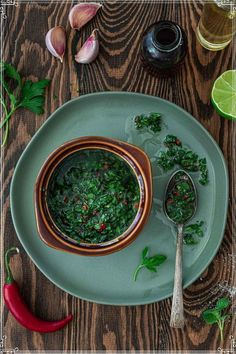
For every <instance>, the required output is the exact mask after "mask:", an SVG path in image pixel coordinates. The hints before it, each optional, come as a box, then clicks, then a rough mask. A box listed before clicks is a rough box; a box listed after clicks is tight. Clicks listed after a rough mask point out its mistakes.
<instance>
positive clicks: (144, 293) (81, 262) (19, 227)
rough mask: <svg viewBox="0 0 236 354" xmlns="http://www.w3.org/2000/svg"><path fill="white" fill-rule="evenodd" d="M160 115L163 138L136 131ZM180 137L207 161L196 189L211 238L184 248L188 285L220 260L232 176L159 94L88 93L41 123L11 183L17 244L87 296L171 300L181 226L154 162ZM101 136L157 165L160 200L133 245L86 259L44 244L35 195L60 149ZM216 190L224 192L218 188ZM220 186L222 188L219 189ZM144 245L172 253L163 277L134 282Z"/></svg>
mask: <svg viewBox="0 0 236 354" xmlns="http://www.w3.org/2000/svg"><path fill="white" fill-rule="evenodd" d="M153 111H154V112H155V111H156V112H160V113H161V114H162V117H163V122H164V126H163V130H162V132H161V134H160V135H158V136H153V135H152V134H150V133H148V132H146V133H137V131H136V130H135V129H134V127H133V123H132V118H133V117H134V116H135V115H136V114H140V113H149V112H153ZM167 133H170V134H171V133H173V134H176V135H177V136H178V137H179V138H180V139H181V140H182V141H183V142H184V143H185V144H186V145H187V146H189V147H190V148H192V149H193V150H194V151H196V152H197V153H198V154H199V156H202V157H206V158H207V162H208V166H209V177H210V183H209V184H208V185H207V186H205V187H204V186H201V185H200V184H199V183H198V182H197V180H198V174H194V173H193V174H192V176H193V178H194V180H195V182H196V185H197V190H198V195H199V206H198V210H197V214H196V217H195V218H194V220H204V221H205V235H204V237H202V238H201V239H200V242H199V243H198V244H197V245H195V246H184V270H183V282H184V287H187V286H188V285H190V284H191V283H192V282H193V281H194V280H195V279H197V278H198V277H199V276H200V275H201V273H202V272H203V271H204V269H205V268H206V267H207V266H208V264H209V263H210V262H211V261H212V259H213V257H214V256H215V254H216V252H217V250H218V248H219V246H220V243H221V241H222V238H223V235H224V228H225V223H226V215H227V204H228V175H227V168H226V165H225V161H224V158H223V155H222V153H221V151H220V149H219V147H218V145H217V144H216V143H215V141H214V140H213V139H212V137H211V136H210V135H209V133H208V132H207V131H206V130H205V129H204V128H203V127H202V125H201V124H199V123H198V122H197V120H195V119H194V118H193V117H192V116H191V115H190V114H188V113H187V112H185V111H184V110H183V109H181V108H180V107H178V106H176V105H174V104H173V103H170V102H168V101H166V100H163V99H160V98H158V97H152V96H146V95H142V94H136V93H126V92H103V93H95V94H90V95H85V96H82V97H80V98H77V99H74V100H72V101H70V102H67V103H66V104H64V105H63V106H62V107H60V108H59V109H57V111H56V112H54V113H53V114H52V115H51V117H50V118H49V119H48V120H47V121H46V122H45V123H44V124H43V126H42V127H41V128H40V129H39V131H38V132H37V133H36V134H35V136H34V137H33V139H32V140H31V142H30V143H29V144H28V146H27V148H26V149H25V151H24V153H23V154H22V156H21V158H20V160H19V162H18V164H17V167H16V169H15V173H14V176H13V179H12V183H11V211H12V218H13V221H14V225H15V229H16V232H17V235H18V237H19V240H20V241H21V243H22V245H23V246H24V248H25V250H26V252H27V253H28V254H29V256H30V257H31V258H32V260H33V262H34V263H35V264H36V265H37V267H38V268H39V269H40V270H41V271H42V272H43V273H44V274H45V275H46V276H47V277H48V278H49V279H50V280H51V281H52V282H53V283H55V284H56V285H57V286H59V287H60V288H62V289H63V290H65V291H66V292H68V293H70V294H72V295H74V296H78V297H80V298H82V299H86V300H90V301H94V302H97V303H103V304H112V305H139V304H146V303H151V302H155V301H159V300H161V299H164V298H167V297H169V296H171V295H172V288H173V275H174V263H175V229H174V227H173V226H172V225H171V224H170V223H169V222H168V221H167V220H166V218H165V217H164V215H163V210H162V200H163V198H164V190H165V186H166V183H167V180H168V179H169V177H170V174H171V173H172V172H173V171H172V172H170V173H168V174H163V173H162V171H161V170H160V169H159V168H158V167H157V164H156V162H155V160H156V155H157V152H158V151H159V150H160V148H161V145H160V141H161V140H162V139H163V138H164V136H165V135H166V134H167ZM88 135H99V136H107V137H112V138H118V139H121V140H124V141H129V142H131V143H133V144H136V145H138V146H140V147H142V148H143V149H144V150H145V151H146V152H147V153H148V155H149V157H150V159H151V161H152V167H153V183H154V202H153V208H152V213H151V216H150V218H149V221H148V223H147V224H146V226H145V227H144V229H143V231H142V233H141V234H140V235H139V236H138V238H137V239H136V240H135V241H134V242H133V243H132V244H131V245H130V246H128V247H127V248H125V249H124V250H122V251H119V252H117V253H114V254H111V255H108V256H102V257H84V256H78V255H73V254H68V253H64V252H61V251H56V250H54V249H52V248H50V247H48V246H46V245H45V244H44V243H43V242H42V241H41V240H40V238H39V236H38V234H37V229H36V223H35V215H34V202H33V190H34V184H35V180H36V177H37V175H38V173H39V170H40V168H41V166H42V164H43V163H44V161H45V159H46V158H47V157H48V155H49V154H50V153H51V152H52V151H53V150H54V149H55V148H57V147H58V146H59V145H61V144H62V143H64V142H65V141H68V140H70V139H73V138H76V137H79V136H88ZM217 186H218V188H217ZM219 186H220V188H219ZM145 246H148V247H150V250H151V254H155V253H159V254H164V255H166V256H167V260H166V261H165V263H164V264H163V265H161V266H160V267H159V269H158V272H157V273H151V272H149V271H147V270H142V271H141V272H140V274H139V277H138V280H137V282H134V281H133V279H132V276H133V272H134V269H135V267H136V266H137V264H138V263H139V259H140V254H141V252H142V250H143V248H144V247H145Z"/></svg>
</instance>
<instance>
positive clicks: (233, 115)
mask: <svg viewBox="0 0 236 354" xmlns="http://www.w3.org/2000/svg"><path fill="white" fill-rule="evenodd" d="M211 102H212V104H213V106H214V107H215V109H216V110H217V112H218V113H219V115H220V116H222V117H224V118H228V119H234V120H236V70H228V71H225V72H224V73H223V74H222V75H221V76H219V77H218V79H216V81H215V82H214V85H213V88H212V91H211Z"/></svg>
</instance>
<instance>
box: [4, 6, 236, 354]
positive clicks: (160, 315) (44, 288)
mask: <svg viewBox="0 0 236 354" xmlns="http://www.w3.org/2000/svg"><path fill="white" fill-rule="evenodd" d="M71 6H72V3H71V2H65V1H64V2H63V1H61V2H55V1H45V2H41V1H38V2H37V1H29V2H20V4H19V6H18V7H15V6H8V7H6V12H7V19H6V20H5V22H4V60H6V61H8V62H11V63H13V64H14V65H15V66H16V67H17V69H18V70H19V71H20V72H21V73H22V75H23V76H25V77H26V78H32V79H35V78H39V79H40V78H44V77H48V78H51V79H52V83H51V88H50V90H49V91H48V93H47V99H46V104H45V114H44V115H42V116H40V117H35V115H34V114H33V113H30V112H26V111H25V112H18V113H16V114H15V117H14V119H13V120H12V122H11V132H10V139H9V142H8V146H7V148H6V149H5V152H4V154H5V156H4V161H5V162H4V185H3V187H4V188H3V194H2V196H3V198H4V210H3V213H4V225H3V226H4V247H5V248H7V247H9V246H10V245H17V246H19V248H20V249H21V255H20V256H19V257H18V258H15V260H14V264H12V267H13V271H14V275H15V277H16V280H17V281H18V282H19V284H20V286H21V288H22V294H23V296H24V298H25V299H26V302H27V303H28V304H29V305H30V306H31V308H32V309H33V311H34V312H35V313H36V314H37V315H39V316H41V317H43V318H46V319H57V318H61V317H63V316H64V315H65V313H69V312H70V313H73V314H74V318H75V319H74V321H73V323H72V324H71V325H70V326H68V327H66V328H65V329H64V330H63V331H61V332H57V333H54V334H44V335H41V334H38V333H30V332H28V331H26V330H25V329H24V328H22V327H20V326H19V325H18V324H17V323H16V322H15V320H14V319H13V318H12V316H11V315H10V314H9V312H8V311H7V310H6V309H5V310H4V334H6V335H7V346H8V347H9V348H14V347H18V348H20V350H21V351H22V352H24V353H26V352H27V351H32V350H39V351H44V350H48V351H51V350H58V351H59V352H62V350H68V351H70V350H76V351H79V350H94V351H96V350H107V351H111V350H114V351H117V350H156V351H157V350H160V351H163V352H165V353H167V352H168V351H170V350H172V351H175V350H182V351H185V352H186V353H189V352H190V350H206V351H209V350H212V351H216V349H217V348H218V347H219V346H220V342H219V331H218V330H217V328H216V327H215V326H211V327H209V326H207V325H205V324H204V323H203V322H202V320H201V318H200V314H201V312H202V310H204V309H205V308H206V307H207V305H209V303H210V302H212V303H214V301H215V300H216V298H217V297H219V296H220V295H222V294H224V295H227V292H225V291H224V290H222V288H221V287H220V286H219V285H220V284H223V283H224V284H226V285H227V284H228V285H229V286H232V285H233V284H235V269H233V268H232V266H231V261H232V257H230V256H229V254H232V235H233V234H235V213H234V212H233V210H235V170H236V169H235V166H236V165H235V141H236V139H235V123H233V122H231V121H228V120H224V119H221V118H220V117H219V116H218V115H217V114H216V112H215V111H214V109H213V107H212V105H211V104H210V101H209V97H210V91H211V87H212V83H213V81H214V80H215V79H216V78H217V77H218V76H219V75H220V74H221V73H222V72H224V71H225V70H227V69H229V68H231V67H232V58H233V53H232V45H231V46H229V47H227V48H226V49H225V50H223V51H221V52H216V53H214V52H209V51H206V50H205V49H203V48H202V47H201V46H200V45H199V44H198V42H197V40H196V37H195V29H196V25H197V22H198V20H199V16H200V14H201V9H202V3H201V2H200V1H192V2H181V3H180V2H177V1H175V2H164V1H161V2H158V1H156V2H150V3H148V2H136V1H134V2H124V1H123V2H121V1H120V2H119V1H105V2H104V6H103V9H102V11H100V12H99V14H98V15H97V17H96V18H95V19H94V20H93V21H92V22H90V23H88V24H87V25H86V26H85V28H84V29H83V31H81V34H80V36H79V34H78V33H75V32H74V31H72V30H70V28H69V24H68V20H67V18H68V12H69V9H70V7H71ZM159 19H171V20H174V21H177V22H178V23H179V24H180V25H182V27H183V28H184V29H185V30H186V32H187V36H188V41H189V53H188V56H187V58H186V60H185V63H184V65H183V66H182V68H181V70H180V71H179V72H178V74H177V75H176V76H175V77H171V78H168V79H164V78H154V77H152V76H151V75H149V74H148V73H147V72H146V71H145V70H144V69H143V67H142V66H141V63H140V59H139V43H140V38H141V35H142V32H143V31H144V29H145V28H146V27H147V26H148V25H149V24H151V23H153V22H155V21H157V20H159ZM58 24H60V25H63V26H65V28H66V30H67V33H68V51H67V54H66V57H65V62H64V64H63V65H61V64H60V63H59V61H58V60H56V59H55V58H53V57H52V56H51V55H50V54H49V52H48V51H47V50H46V49H45V44H44V38H45V34H46V32H47V31H48V29H49V28H51V27H52V26H54V25H58ZM95 27H97V28H98V29H99V31H100V40H101V50H100V54H99V57H98V59H97V60H96V61H95V62H94V63H92V64H91V65H83V66H79V65H76V66H74V63H73V60H72V55H73V53H74V51H75V49H76V47H77V46H80V45H81V43H83V42H84V41H85V39H86V38H87V37H88V36H89V34H90V33H91V31H92V29H93V28H95ZM234 57H235V51H234ZM234 64H235V63H234ZM106 90H120V91H135V92H142V93H147V94H151V95H155V96H160V97H162V98H165V99H168V100H170V101H172V102H174V103H176V104H178V105H180V106H181V107H183V108H184V109H186V110H187V111H188V112H190V113H191V114H192V115H193V116H195V117H196V118H197V119H198V120H199V121H200V122H201V123H202V124H203V125H204V126H205V127H206V129H207V130H208V131H209V132H210V133H211V135H212V136H213V137H214V139H215V140H216V141H217V142H218V143H219V145H220V147H221V149H222V150H223V153H224V156H225V158H226V160H227V163H228V167H229V173H230V200H229V213H228V219H227V226H226V230H225V237H224V240H223V243H222V245H221V247H220V249H219V252H218V253H217V256H216V257H215V259H214V261H213V262H212V263H211V264H210V266H209V267H208V268H207V269H206V270H205V272H204V273H203V274H202V276H201V277H200V278H199V279H198V280H197V281H195V282H194V284H193V285H191V286H190V287H188V288H187V289H186V290H185V291H184V306H185V318H186V327H185V329H184V330H178V329H173V328H170V326H169V318H170V310H171V300H170V299H167V300H165V301H161V302H159V303H155V304H150V305H146V306H135V307H113V306H103V305H96V304H92V303H88V302H86V301H82V300H79V299H76V298H74V297H72V296H70V295H68V294H66V293H64V292H62V291H61V290H60V289H58V288H57V287H56V286H54V285H53V284H52V283H51V282H49V280H47V279H46V278H45V277H44V276H43V275H42V274H41V273H40V272H39V271H38V269H37V268H36V267H35V266H34V264H33V263H32V261H31V260H30V258H29V257H28V256H27V255H26V253H25V251H24V250H23V249H22V247H21V245H20V243H19V241H18V239H17V237H16V234H15V231H14V228H13V224H12V220H11V215H10V209H9V186H10V181H11V177H12V174H13V171H14V167H15V165H16V162H17V161H18V159H19V157H20V155H21V153H22V151H23V150H24V148H25V146H26V145H27V143H28V142H29V141H30V139H31V138H32V136H33V135H34V133H35V132H36V131H37V130H38V129H39V127H40V126H41V124H42V123H43V122H44V121H45V120H46V119H47V117H48V116H49V115H50V114H51V113H52V112H53V111H54V110H55V109H56V108H57V107H58V106H60V105H62V104H63V103H64V102H66V101H68V100H70V99H71V98H72V97H75V96H77V95H83V94H86V93H90V92H95V91H106ZM13 121H14V122H13ZM218 188H220V186H218ZM234 247H235V245H234ZM233 277H234V278H233ZM230 334H232V326H231V324H230V321H229V322H228V323H227V324H226V328H225V342H224V344H223V347H224V348H229V347H230V339H229V336H230Z"/></svg>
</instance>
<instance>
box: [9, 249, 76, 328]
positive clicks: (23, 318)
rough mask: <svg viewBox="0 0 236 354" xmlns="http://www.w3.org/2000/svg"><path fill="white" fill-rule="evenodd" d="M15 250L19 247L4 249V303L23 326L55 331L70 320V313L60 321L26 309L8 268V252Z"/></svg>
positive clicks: (17, 250)
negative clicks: (41, 316)
mask: <svg viewBox="0 0 236 354" xmlns="http://www.w3.org/2000/svg"><path fill="white" fill-rule="evenodd" d="M12 251H16V252H17V253H19V249H18V248H16V247H12V248H10V249H9V250H7V251H6V254H5V266H6V273H7V276H6V280H5V284H4V287H3V296H4V300H5V304H6V306H7V307H8V309H9V311H10V312H11V313H12V315H13V316H14V317H15V319H16V320H17V321H18V322H19V323H20V324H21V325H22V326H24V327H25V328H28V329H29V330H31V331H35V332H41V333H48V332H55V331H57V330H59V329H61V328H63V327H64V326H65V325H66V324H67V323H68V322H70V321H71V320H72V315H69V316H67V317H66V318H65V319H63V320H60V321H43V320H41V319H39V318H37V317H35V316H34V314H33V313H32V312H31V311H30V310H29V309H28V307H27V305H26V303H25V302H24V300H23V299H22V297H21V295H20V291H19V288H18V286H17V284H16V282H15V281H14V278H13V276H12V272H11V269H10V265H9V262H10V256H9V254H10V252H12Z"/></svg>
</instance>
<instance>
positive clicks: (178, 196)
mask: <svg viewBox="0 0 236 354" xmlns="http://www.w3.org/2000/svg"><path fill="white" fill-rule="evenodd" d="M184 176H185V174H184V173H183V172H181V171H180V172H179V173H177V174H176V180H175V184H174V187H173V189H172V190H171V191H170V193H169V195H168V196H167V200H166V211H167V213H168V216H169V217H170V218H171V219H172V220H173V221H174V222H176V223H177V224H183V223H185V222H186V221H187V220H189V219H190V218H191V217H192V215H193V213H194V209H195V192H194V189H193V187H192V185H191V184H190V183H189V182H188V181H186V180H185V179H184Z"/></svg>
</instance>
